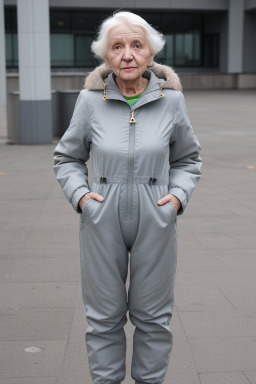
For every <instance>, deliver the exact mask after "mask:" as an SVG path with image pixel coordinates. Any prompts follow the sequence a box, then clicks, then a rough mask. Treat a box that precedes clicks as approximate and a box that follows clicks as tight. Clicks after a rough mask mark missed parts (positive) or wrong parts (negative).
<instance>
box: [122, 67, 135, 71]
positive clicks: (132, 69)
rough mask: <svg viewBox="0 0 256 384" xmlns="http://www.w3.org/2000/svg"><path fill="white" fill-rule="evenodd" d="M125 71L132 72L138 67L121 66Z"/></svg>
mask: <svg viewBox="0 0 256 384" xmlns="http://www.w3.org/2000/svg"><path fill="white" fill-rule="evenodd" d="M121 69H122V70H123V71H125V72H132V71H134V70H135V69H136V67H124V68H121Z"/></svg>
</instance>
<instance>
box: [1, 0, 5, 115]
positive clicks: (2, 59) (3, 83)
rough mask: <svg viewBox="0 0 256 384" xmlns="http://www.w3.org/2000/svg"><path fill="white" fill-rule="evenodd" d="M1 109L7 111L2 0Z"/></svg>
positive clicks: (2, 5)
mask: <svg viewBox="0 0 256 384" xmlns="http://www.w3.org/2000/svg"><path fill="white" fill-rule="evenodd" d="M0 108H1V109H3V110H5V109H6V59H5V27H4V1H3V0H0Z"/></svg>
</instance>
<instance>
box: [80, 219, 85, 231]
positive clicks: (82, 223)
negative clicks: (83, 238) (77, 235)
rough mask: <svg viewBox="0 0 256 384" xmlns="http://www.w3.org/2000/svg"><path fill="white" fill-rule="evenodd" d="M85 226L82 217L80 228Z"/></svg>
mask: <svg viewBox="0 0 256 384" xmlns="http://www.w3.org/2000/svg"><path fill="white" fill-rule="evenodd" d="M83 227H84V219H82V221H81V226H80V229H83Z"/></svg>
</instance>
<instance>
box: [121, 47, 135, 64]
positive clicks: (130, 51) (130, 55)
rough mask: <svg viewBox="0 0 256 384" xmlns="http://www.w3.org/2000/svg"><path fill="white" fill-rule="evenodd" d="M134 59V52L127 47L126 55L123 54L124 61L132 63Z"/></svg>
mask: <svg viewBox="0 0 256 384" xmlns="http://www.w3.org/2000/svg"><path fill="white" fill-rule="evenodd" d="M132 59H133V55H132V50H131V48H130V47H125V50H124V54H123V60H125V61H131V60H132Z"/></svg>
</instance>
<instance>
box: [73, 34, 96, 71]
mask: <svg viewBox="0 0 256 384" xmlns="http://www.w3.org/2000/svg"><path fill="white" fill-rule="evenodd" d="M92 42H93V36H90V35H75V52H76V55H75V56H76V66H78V67H88V66H91V67H93V66H95V65H97V64H98V63H97V62H96V60H95V59H94V57H93V55H92V53H91V43H92Z"/></svg>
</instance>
